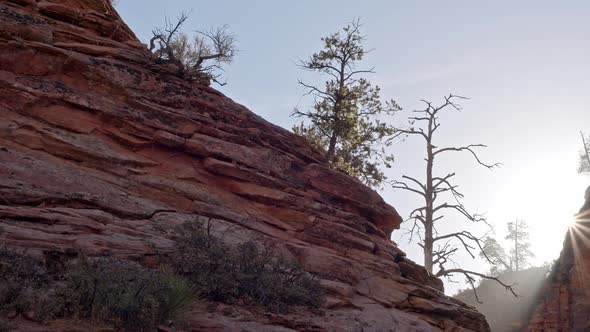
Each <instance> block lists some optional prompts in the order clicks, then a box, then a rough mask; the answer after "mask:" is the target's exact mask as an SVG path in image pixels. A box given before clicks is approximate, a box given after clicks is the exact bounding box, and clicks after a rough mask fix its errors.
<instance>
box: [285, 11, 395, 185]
mask: <svg viewBox="0 0 590 332" xmlns="http://www.w3.org/2000/svg"><path fill="white" fill-rule="evenodd" d="M360 28H361V24H360V22H359V21H358V20H356V21H353V22H352V23H350V24H348V25H346V26H345V27H344V28H342V30H341V31H339V32H336V33H332V34H331V35H329V36H327V37H323V38H322V39H321V40H322V42H323V49H322V50H320V51H319V52H317V53H314V54H312V55H311V56H310V57H309V58H308V59H306V60H302V61H301V62H300V64H299V66H300V67H301V68H303V69H305V70H308V71H312V72H317V73H319V74H323V75H325V76H327V80H326V81H325V82H324V86H323V87H321V86H315V85H312V84H308V83H305V82H303V81H301V80H299V84H300V85H302V86H303V87H304V88H305V90H306V95H311V96H313V98H314V103H313V106H312V107H311V108H309V109H307V110H302V109H299V108H296V109H295V110H294V112H293V115H294V116H297V117H302V118H304V120H307V121H304V122H301V123H300V124H298V125H296V126H294V127H293V131H294V132H295V133H297V134H299V135H302V136H304V137H306V138H307V139H308V141H309V142H310V143H311V144H312V145H314V146H316V147H317V148H318V149H320V150H322V151H325V156H326V158H327V159H328V161H329V162H330V164H331V165H332V166H333V167H334V168H337V169H340V170H342V171H345V172H346V173H348V174H350V175H352V176H355V177H357V178H359V179H360V180H361V181H363V182H364V183H365V184H367V185H369V186H373V187H377V186H380V185H381V184H382V183H383V181H384V180H385V175H384V174H383V171H382V169H381V167H382V166H385V167H390V166H391V163H392V162H393V157H392V156H391V155H388V154H387V153H386V151H385V147H386V146H388V145H389V144H390V143H391V142H390V140H388V139H387V138H388V137H390V136H391V135H393V134H394V133H395V128H394V127H393V126H391V125H389V124H387V122H386V121H385V119H386V117H387V116H391V115H393V114H394V113H395V112H396V111H398V110H400V109H401V108H400V106H399V105H398V104H397V103H396V102H395V101H393V100H390V101H387V102H382V101H381V99H380V93H381V90H380V88H379V87H378V86H374V85H372V84H371V83H370V82H369V80H367V79H366V78H365V77H363V75H366V74H371V73H373V72H374V71H373V68H370V69H360V68H359V63H360V62H361V61H362V60H363V59H364V57H365V55H366V54H367V53H368V52H369V51H367V50H366V49H365V48H364V46H363V42H364V40H365V37H364V36H363V35H362V34H361V32H360Z"/></svg>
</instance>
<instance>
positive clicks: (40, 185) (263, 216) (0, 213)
mask: <svg viewBox="0 0 590 332" xmlns="http://www.w3.org/2000/svg"><path fill="white" fill-rule="evenodd" d="M138 5H139V4H138ZM209 218H211V219H212V221H213V225H214V227H215V231H216V232H218V233H220V234H223V235H224V238H225V239H226V240H227V241H233V242H237V241H243V240H246V239H249V238H252V237H261V236H264V237H267V238H269V239H272V240H273V241H274V242H276V243H277V244H278V245H279V247H280V248H282V250H284V251H285V252H286V253H289V254H290V255H292V256H293V257H294V258H296V259H298V260H299V261H300V262H301V263H302V264H303V266H304V267H305V269H307V270H308V271H311V272H314V273H316V274H317V275H318V276H319V277H320V278H321V279H322V283H323V285H324V286H325V287H326V289H327V291H328V298H327V301H326V305H325V308H324V310H323V311H322V312H319V313H311V312H299V311H297V310H296V311H294V312H293V313H291V314H289V315H283V316H280V315H278V316H277V315H269V314H264V313H259V314H257V313H256V312H255V310H250V309H247V308H241V307H239V306H232V307H229V309H227V310H222V311H220V312H215V313H208V314H202V315H199V314H195V315H194V317H192V318H193V320H192V323H191V324H193V329H194V330H213V329H219V330H239V329H241V328H248V329H251V330H260V331H263V330H268V331H271V330H272V331H291V330H308V331H311V330H313V331H324V330H325V331H398V332H399V331H439V330H445V331H467V330H471V331H488V330H489V328H488V325H487V323H486V322H485V319H484V318H483V316H482V315H481V314H479V313H477V312H476V311H475V310H474V309H473V308H470V307H468V306H466V305H464V304H462V303H460V302H458V301H456V300H453V299H451V298H448V297H446V296H444V295H443V294H442V293H441V292H440V291H439V289H441V288H442V284H441V282H440V280H438V279H435V278H431V277H429V276H428V274H427V273H426V271H425V270H424V269H423V268H422V267H420V266H418V265H416V264H415V263H413V262H411V261H410V260H407V259H405V258H404V253H403V252H401V251H400V250H399V249H398V248H397V246H396V245H395V244H394V243H393V242H392V241H390V234H391V232H392V231H393V230H394V229H396V228H398V227H399V223H400V221H401V219H400V217H399V215H398V214H397V212H396V211H395V209H393V208H392V207H391V206H389V205H388V204H386V203H385V202H384V201H383V199H382V198H381V197H380V196H379V195H378V194H377V193H375V192H374V191H372V190H370V189H369V188H367V187H365V186H363V185H362V184H361V183H359V182H358V181H357V180H356V179H354V178H351V177H349V176H347V175H345V174H342V173H339V172H336V171H333V170H331V169H329V168H327V167H326V162H325V160H324V159H323V157H322V156H321V154H319V153H318V152H317V151H314V150H313V149H312V148H311V147H310V146H309V145H308V144H307V143H306V142H305V141H304V140H303V139H302V138H301V137H298V136H295V135H293V134H292V133H290V132H288V131H286V130H284V129H282V128H279V127H277V126H274V125H272V124H270V123H268V122H266V121H265V120H263V119H261V118H260V117H258V116H257V115H255V114H254V113H252V112H250V111H249V110H247V109H246V108H245V107H243V106H241V105H238V104H236V103H234V102H233V101H232V100H230V99H229V98H227V97H225V96H223V95H222V94H221V93H219V92H217V91H215V90H213V89H211V88H208V87H205V86H198V85H196V84H191V83H189V82H186V81H183V80H180V79H179V78H177V77H176V76H175V75H174V70H173V69H171V68H170V67H167V66H165V65H157V64H155V63H154V62H153V61H151V60H150V57H149V54H148V53H147V51H146V48H145V46H144V45H142V44H141V43H140V42H139V41H138V40H137V39H136V37H135V36H134V34H133V33H132V32H131V30H130V29H129V28H128V27H127V26H126V25H125V24H124V23H123V22H122V21H121V19H120V18H119V16H118V15H117V13H116V12H115V11H114V9H113V7H112V6H111V5H110V4H109V2H108V1H106V0H52V1H37V0H10V1H7V0H2V1H0V241H1V242H2V243H5V244H6V245H8V246H9V247H16V248H25V249H27V250H29V252H31V253H33V254H36V255H42V256H44V257H45V258H46V259H47V261H48V263H51V264H60V262H61V261H62V260H65V259H67V258H68V257H69V256H71V255H75V253H76V252H79V251H83V252H87V253H89V254H101V253H104V252H111V253H113V254H114V255H118V256H121V257H126V258H129V259H134V260H137V261H140V262H143V263H145V264H153V263H154V260H155V255H154V250H155V249H158V250H171V249H173V246H174V238H175V234H174V228H175V226H177V225H179V224H181V223H184V222H187V221H194V220H206V219H209ZM228 312H234V313H236V312H237V313H239V314H232V315H229V314H228ZM236 315H237V316H236ZM238 316H239V317H238ZM236 317H238V318H236ZM244 317H246V318H244ZM50 326H51V325H50ZM55 329H58V328H55Z"/></svg>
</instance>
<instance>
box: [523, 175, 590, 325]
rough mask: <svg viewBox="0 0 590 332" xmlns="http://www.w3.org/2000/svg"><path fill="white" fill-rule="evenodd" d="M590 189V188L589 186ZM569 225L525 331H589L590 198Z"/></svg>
mask: <svg viewBox="0 0 590 332" xmlns="http://www.w3.org/2000/svg"><path fill="white" fill-rule="evenodd" d="M589 189H590V187H589ZM588 192H589V190H586V203H585V204H584V206H583V207H582V208H581V209H580V212H579V213H578V215H577V218H576V222H575V223H574V224H573V225H572V226H570V229H569V231H568V233H567V235H566V237H565V241H564V244H563V250H562V252H561V255H560V256H559V259H558V260H557V261H556V262H555V266H554V267H553V270H552V271H551V274H550V276H549V278H548V279H547V282H546V285H545V287H544V288H543V289H542V290H541V293H540V294H539V296H538V300H537V305H536V307H535V308H534V309H533V310H534V311H533V314H532V316H531V319H530V321H529V325H528V327H527V328H526V329H525V331H528V332H549V331H551V332H570V331H571V332H578V331H579V332H582V331H590V195H589V194H588Z"/></svg>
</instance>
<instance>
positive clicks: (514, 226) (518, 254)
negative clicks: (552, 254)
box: [506, 219, 535, 271]
mask: <svg viewBox="0 0 590 332" xmlns="http://www.w3.org/2000/svg"><path fill="white" fill-rule="evenodd" d="M507 226H508V235H506V240H509V241H511V242H512V243H513V247H512V248H511V249H510V263H511V264H510V265H511V266H512V267H513V270H514V271H520V270H521V269H522V268H523V267H525V266H527V265H528V262H529V259H530V258H532V257H533V256H535V255H534V254H533V252H532V251H531V249H530V248H531V243H530V241H529V231H528V225H527V223H526V222H525V221H524V220H518V219H516V220H515V221H514V222H509V223H508V225H507Z"/></svg>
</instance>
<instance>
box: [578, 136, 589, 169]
mask: <svg viewBox="0 0 590 332" xmlns="http://www.w3.org/2000/svg"><path fill="white" fill-rule="evenodd" d="M580 135H581V136H582V150H581V151H580V153H579V162H578V173H586V172H590V138H589V137H588V136H586V135H585V134H584V132H581V131H580Z"/></svg>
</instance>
